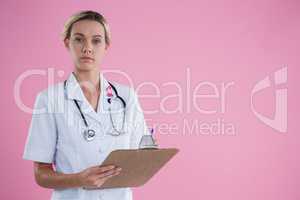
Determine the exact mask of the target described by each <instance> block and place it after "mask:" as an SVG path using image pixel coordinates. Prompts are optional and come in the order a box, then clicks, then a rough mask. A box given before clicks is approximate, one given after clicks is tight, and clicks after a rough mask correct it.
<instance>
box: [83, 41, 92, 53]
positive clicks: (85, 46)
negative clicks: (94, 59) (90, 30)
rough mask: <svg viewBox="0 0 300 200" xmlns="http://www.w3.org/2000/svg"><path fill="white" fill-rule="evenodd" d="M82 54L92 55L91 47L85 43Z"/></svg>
mask: <svg viewBox="0 0 300 200" xmlns="http://www.w3.org/2000/svg"><path fill="white" fill-rule="evenodd" d="M82 52H83V53H84V54H86V55H89V54H92V46H91V45H90V44H89V42H85V44H84V45H83V47H82Z"/></svg>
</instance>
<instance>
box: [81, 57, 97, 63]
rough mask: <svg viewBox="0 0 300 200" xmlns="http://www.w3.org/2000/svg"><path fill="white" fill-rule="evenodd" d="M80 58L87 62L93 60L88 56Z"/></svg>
mask: <svg viewBox="0 0 300 200" xmlns="http://www.w3.org/2000/svg"><path fill="white" fill-rule="evenodd" d="M80 60H82V61H88V62H92V61H94V59H93V58H90V57H81V58H80Z"/></svg>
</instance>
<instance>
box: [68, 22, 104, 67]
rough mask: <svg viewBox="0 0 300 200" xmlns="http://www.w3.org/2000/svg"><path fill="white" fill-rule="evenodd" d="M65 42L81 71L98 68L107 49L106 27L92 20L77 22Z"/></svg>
mask: <svg viewBox="0 0 300 200" xmlns="http://www.w3.org/2000/svg"><path fill="white" fill-rule="evenodd" d="M64 42H65V46H66V48H67V49H68V50H69V52H70V54H71V57H72V60H73V62H74V64H75V66H76V68H77V70H80V71H91V70H97V69H98V67H99V65H100V63H101V61H102V59H103V57H104V54H105V52H106V50H107V46H106V44H105V31H104V27H103V26H102V24H100V23H99V22H97V21H92V20H81V21H78V22H75V23H74V24H73V26H72V30H71V34H70V38H69V39H66V40H65V41H64Z"/></svg>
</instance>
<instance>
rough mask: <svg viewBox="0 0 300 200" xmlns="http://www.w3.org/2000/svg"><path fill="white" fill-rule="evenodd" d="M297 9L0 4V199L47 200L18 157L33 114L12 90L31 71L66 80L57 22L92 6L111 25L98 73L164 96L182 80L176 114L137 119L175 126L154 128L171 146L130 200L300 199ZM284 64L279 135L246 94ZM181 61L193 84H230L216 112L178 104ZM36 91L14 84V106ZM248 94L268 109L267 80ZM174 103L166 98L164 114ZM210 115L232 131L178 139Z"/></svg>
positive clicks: (232, 2)
mask: <svg viewBox="0 0 300 200" xmlns="http://www.w3.org/2000/svg"><path fill="white" fill-rule="evenodd" d="M299 8H300V5H299V2H298V1H296V0H255V1H253V0H246V1H239V0H211V1H196V0H194V1H192V0H186V1H180V2H179V1H171V0H165V1H158V0H152V1H137V0H136V1H128V0H124V1H91V0H87V1H79V0H77V1H76V0H74V1H65V0H60V1H58V0H56V1H38V0H31V1H16V0H11V1H8V0H7V1H3V2H2V3H1V12H0V15H1V18H0V19H1V25H2V28H1V70H2V73H1V79H0V81H1V84H0V88H1V94H2V95H1V96H2V98H1V126H2V127H1V129H2V131H1V145H0V147H1V151H0V155H1V172H0V177H1V181H0V186H1V187H0V188H1V193H0V194H1V195H0V196H1V197H0V198H1V199H49V198H50V193H51V190H47V189H44V188H40V187H38V186H37V185H36V183H35V182H34V178H33V170H32V163H31V162H30V161H25V160H22V153H23V149H24V144H25V139H26V137H27V131H28V127H29V123H30V120H31V115H30V114H28V113H25V112H23V111H21V110H20V108H19V107H18V106H17V104H16V102H15V100H14V96H13V88H14V84H15V81H16V79H17V78H18V77H19V76H20V74H22V73H23V72H25V71H27V70H29V69H42V70H47V68H49V67H53V68H55V69H56V70H64V71H65V72H66V73H65V75H64V77H56V80H55V81H56V82H57V81H61V80H63V79H65V78H66V77H67V75H68V73H69V72H70V71H71V70H72V63H71V61H70V57H69V55H68V53H67V51H66V50H65V48H64V47H63V44H62V42H61V41H60V38H59V34H60V32H61V30H62V26H63V23H64V21H65V19H66V18H67V17H68V16H70V15H71V14H72V13H74V12H76V11H78V10H82V9H94V10H97V11H99V12H101V13H103V14H104V15H105V16H106V18H107V19H108V21H109V24H110V26H111V31H112V46H111V48H110V50H109V52H108V54H107V56H106V58H105V61H104V63H103V69H119V70H122V71H124V72H126V73H127V74H129V75H130V77H132V78H133V80H134V86H135V87H136V86H138V85H139V84H141V83H143V82H145V81H152V82H154V83H156V84H157V85H158V86H159V88H160V90H161V94H162V95H163V96H164V97H165V96H167V95H168V92H169V93H170V91H171V92H172V89H168V87H166V86H163V84H164V83H166V82H168V81H176V82H178V83H179V84H180V85H181V86H183V92H184V94H183V97H184V99H183V105H184V106H183V107H184V109H183V111H182V112H177V113H173V114H167V113H164V112H163V111H161V110H160V111H159V112H158V113H155V114H146V118H147V119H152V121H151V122H149V125H150V126H151V125H153V124H154V123H169V124H178V126H179V129H178V130H177V131H175V132H174V133H170V134H165V133H161V132H160V131H158V130H156V133H155V134H156V138H157V140H158V141H159V144H160V145H161V147H177V148H179V149H180V150H181V151H180V153H179V154H178V155H177V156H176V157H175V158H174V159H173V160H171V161H170V163H169V164H168V165H167V166H165V168H164V170H162V171H160V172H159V173H158V174H157V175H156V176H155V177H154V178H153V179H152V180H151V181H150V182H149V183H147V184H146V185H145V186H144V187H141V188H137V189H134V196H135V199H145V200H147V199H149V200H150V199H173V200H175V199H206V200H217V199H223V200H247V199H249V200H250V199H251V200H253V199H255V200H281V199H284V200H297V199H300V191H299V186H300V179H299V177H300V176H299V175H300V172H299V168H300V157H299V154H298V152H299V145H300V144H299V143H300V136H299V132H298V131H296V130H297V129H296V126H297V122H298V124H299V120H298V119H299V118H297V117H296V115H297V114H298V113H299V111H300V109H299V105H298V103H299V100H300V99H299V97H300V95H299V89H298V88H297V83H296V78H298V77H299V72H300V71H299V64H300V61H299V56H298V54H299V41H300V39H299V35H300V28H299V27H300V23H299ZM285 66H287V67H288V84H287V85H285V86H283V87H286V86H287V87H288V131H287V132H286V133H280V132H278V131H276V130H274V129H272V128H270V127H268V126H266V125H265V124H263V123H262V122H260V121H259V120H258V119H257V118H256V117H255V116H254V114H253V113H252V111H251V107H250V94H251V90H252V88H253V86H254V85H255V84H256V83H257V82H258V81H259V80H261V79H263V78H264V77H266V76H268V75H270V76H271V75H272V74H273V73H274V72H275V71H277V70H279V69H281V68H282V67H285ZM297 66H298V67H297ZM187 68H189V69H190V71H191V87H192V88H194V87H195V86H196V85H197V84H199V83H200V82H203V81H210V82H213V83H215V84H216V85H218V86H220V84H221V83H223V82H224V83H226V82H231V81H233V82H234V86H232V88H230V89H228V91H227V93H226V111H225V113H221V112H220V106H219V105H218V102H215V101H213V100H209V99H208V100H207V101H203V102H199V105H201V106H202V107H203V108H207V109H208V108H209V109H215V108H216V109H217V113H215V114H203V113H199V112H197V110H196V109H195V108H193V107H192V109H191V112H187V111H186V109H185V107H186V105H187V104H188V102H187V100H186V98H185V97H186V90H185V83H186V75H185V73H186V70H187ZM116 81H118V80H116ZM120 82H122V80H120ZM45 87H47V79H46V78H45V77H41V76H34V77H31V79H28V80H26V81H24V83H23V84H22V87H21V97H22V100H23V102H24V103H25V104H26V105H28V106H30V107H31V106H32V104H33V102H34V99H35V95H36V94H37V92H38V91H40V90H41V89H43V88H45ZM173 89H174V88H173ZM141 92H143V93H144V94H146V93H147V92H151V88H150V89H149V90H146V89H145V90H143V91H142V90H141ZM152 93H153V92H152ZM255 99H256V100H255V105H256V109H257V110H259V112H261V113H264V114H266V115H268V116H272V115H273V114H274V104H275V103H274V87H273V85H272V87H271V88H269V89H266V90H265V92H262V93H261V94H259V95H257V98H255ZM140 101H141V104H142V106H143V108H144V109H150V108H159V106H160V102H162V98H161V99H154V100H151V99H145V98H141V99H140ZM174 103H176V101H175V100H173V102H172V100H170V102H169V103H168V105H169V106H170V109H171V107H172V106H173V105H174ZM218 118H221V119H224V121H225V122H231V123H233V124H234V126H235V135H199V134H198V135H197V134H194V133H191V134H186V135H183V134H182V133H183V123H182V122H183V120H184V119H185V120H188V121H193V120H196V119H197V120H200V121H202V122H211V121H216V120H217V119H218Z"/></svg>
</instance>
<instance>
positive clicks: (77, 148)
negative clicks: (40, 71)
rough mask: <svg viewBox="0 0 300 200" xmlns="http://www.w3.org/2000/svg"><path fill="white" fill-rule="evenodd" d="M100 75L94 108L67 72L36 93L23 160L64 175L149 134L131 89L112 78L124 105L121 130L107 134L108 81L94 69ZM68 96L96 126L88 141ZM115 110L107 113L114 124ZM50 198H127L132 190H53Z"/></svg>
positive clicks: (119, 119) (96, 162)
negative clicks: (65, 76) (48, 166)
mask: <svg viewBox="0 0 300 200" xmlns="http://www.w3.org/2000/svg"><path fill="white" fill-rule="evenodd" d="M100 80H101V81H100V84H101V92H100V98H99V103H98V108H97V112H95V110H94V109H93V108H92V106H91V105H90V104H89V103H88V101H87V99H86V98H85V96H84V94H83V92H82V90H81V88H80V86H79V84H78V82H77V80H76V78H75V76H74V74H73V73H71V74H70V76H69V78H68V80H67V82H66V83H67V84H66V87H64V84H63V82H61V83H58V84H55V85H53V86H50V87H49V88H47V89H46V90H44V91H42V92H40V93H39V94H38V95H37V98H36V101H35V105H34V112H33V115H32V120H31V125H30V129H29V134H28V138H27V141H26V146H25V150H24V154H23V158H24V159H26V160H32V161H38V162H43V163H54V164H55V167H56V171H57V172H61V173H65V174H68V173H77V172H80V171H82V170H84V169H86V168H88V167H91V166H95V165H100V164H101V163H102V162H103V161H104V160H105V158H106V157H107V156H108V154H109V153H110V152H111V151H113V150H115V149H130V148H131V149H132V148H138V145H139V142H140V139H141V137H142V135H143V134H150V133H149V131H148V128H147V126H146V123H145V120H144V115H143V112H142V110H141V107H140V104H139V101H138V98H137V95H136V93H135V91H134V90H133V89H132V88H130V87H127V86H125V85H121V84H117V83H112V84H113V85H114V86H115V87H116V89H117V91H118V93H119V96H121V97H122V98H123V99H124V100H125V102H126V104H127V105H126V110H125V113H126V114H125V130H126V133H125V134H122V135H120V136H111V135H110V134H107V133H108V131H113V128H112V124H111V120H110V116H109V112H108V107H109V103H108V102H107V98H108V96H107V94H106V88H107V87H108V86H109V84H108V82H107V80H106V79H105V78H104V76H103V74H102V73H100ZM114 95H115V94H114ZM73 99H76V100H77V101H78V103H79V105H80V108H81V109H82V111H83V113H84V116H85V118H86V120H87V122H88V124H89V126H90V127H91V128H92V129H94V130H95V131H96V137H95V138H94V140H92V141H89V142H88V141H86V140H85V139H84V137H83V131H84V130H85V128H86V127H85V125H84V122H83V120H82V118H81V115H80V112H79V110H78V108H77V107H76V105H75V103H74V101H73ZM112 105H114V104H112ZM116 105H117V106H118V105H119V104H116ZM119 115H120V112H119V113H113V117H114V121H116V123H117V124H118V123H121V122H122V117H119ZM51 199H52V200H60V199H72V200H77V199H82V200H86V199H88V200H94V199H102V200H106V199H107V200H130V199H132V191H131V189H130V188H117V189H102V190H85V189H83V188H71V189H55V190H54V191H53V193H52V197H51Z"/></svg>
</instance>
